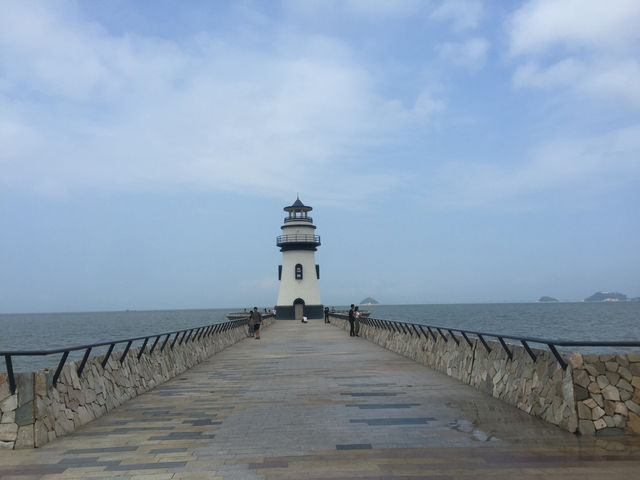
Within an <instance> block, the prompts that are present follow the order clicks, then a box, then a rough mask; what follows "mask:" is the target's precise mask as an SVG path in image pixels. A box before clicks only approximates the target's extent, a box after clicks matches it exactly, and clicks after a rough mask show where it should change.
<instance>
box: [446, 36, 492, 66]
mask: <svg viewBox="0 0 640 480" xmlns="http://www.w3.org/2000/svg"><path fill="white" fill-rule="evenodd" d="M488 50H489V42H488V41H487V40H486V39H484V38H481V37H476V38H471V39H469V40H467V41H465V42H448V43H444V44H443V45H441V46H440V47H439V49H438V51H439V54H440V57H442V58H444V59H445V60H447V61H448V62H451V63H453V64H454V65H459V66H461V67H464V68H468V69H470V70H476V69H478V68H481V67H482V66H483V65H484V63H485V60H486V58H487V51H488Z"/></svg>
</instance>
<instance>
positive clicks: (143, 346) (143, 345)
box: [138, 337, 149, 360]
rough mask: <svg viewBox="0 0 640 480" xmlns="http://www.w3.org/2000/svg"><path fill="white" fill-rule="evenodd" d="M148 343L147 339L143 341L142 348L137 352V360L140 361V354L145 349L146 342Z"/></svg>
mask: <svg viewBox="0 0 640 480" xmlns="http://www.w3.org/2000/svg"><path fill="white" fill-rule="evenodd" d="M148 341H149V337H147V338H145V339H144V343H143V344H142V348H140V351H139V352H138V360H140V357H142V354H143V353H144V349H145V348H147V342H148Z"/></svg>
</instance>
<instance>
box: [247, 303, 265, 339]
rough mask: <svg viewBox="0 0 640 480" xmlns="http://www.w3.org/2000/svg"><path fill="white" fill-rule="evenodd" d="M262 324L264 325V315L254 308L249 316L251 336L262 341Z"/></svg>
mask: <svg viewBox="0 0 640 480" xmlns="http://www.w3.org/2000/svg"><path fill="white" fill-rule="evenodd" d="M260 324H262V315H261V314H260V312H259V311H258V307H253V310H252V311H251V313H250V314H249V336H250V337H254V338H255V339H256V340H260Z"/></svg>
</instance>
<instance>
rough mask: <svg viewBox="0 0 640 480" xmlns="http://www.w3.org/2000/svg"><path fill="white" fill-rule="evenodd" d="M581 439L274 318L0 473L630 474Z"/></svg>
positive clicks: (626, 454) (631, 439) (428, 373)
mask: <svg viewBox="0 0 640 480" xmlns="http://www.w3.org/2000/svg"><path fill="white" fill-rule="evenodd" d="M638 471H640V438H638V437H637V436H631V435H621V436H615V437H598V436H593V435H592V436H584V435H583V436H581V435H576V434H572V433H569V432H567V431H564V430H563V429H561V428H559V427H557V426H554V425H551V424H549V423H547V422H545V421H543V420H541V419H539V418H535V417H533V416H531V415H528V414H527V413H525V412H523V411H521V410H519V409H517V408H515V407H513V406H511V405H508V404H506V403H505V402H503V401H501V400H499V399H496V398H493V397H491V396H489V395H487V394H485V393H483V392H481V391H479V390H478V389H476V388H474V387H472V386H469V385H466V384H464V383H462V382H460V381H458V380H456V379H454V378H451V377H450V376H447V375H445V374H442V373H439V372H436V371H435V370H432V369H429V368H427V367H425V366H424V365H421V364H419V363H417V362H414V361H412V360H411V359H408V358H406V357H404V356H401V355H399V354H397V353H394V352H391V351H389V350H386V349H384V348H382V347H380V346H378V345H376V344H374V343H372V342H369V341H367V340H365V339H363V338H350V337H349V336H348V333H346V332H345V331H344V330H343V329H341V328H336V326H335V325H334V324H331V325H326V324H324V323H323V322H322V321H313V322H311V323H309V324H305V325H302V324H300V323H298V322H287V321H280V322H275V323H274V324H273V325H271V326H269V327H268V328H266V329H265V330H264V332H263V334H262V339H261V340H259V341H257V340H254V339H253V338H247V339H244V340H241V341H239V342H238V343H236V344H235V345H233V346H230V347H228V348H226V349H225V350H223V351H221V352H218V353H217V354H215V355H213V356H211V357H209V358H208V359H206V360H204V361H202V362H201V363H199V364H198V365H196V366H194V367H193V368H191V369H189V370H187V371H186V372H184V373H182V374H181V375H178V376H176V377H175V378H173V379H171V380H169V381H167V382H165V383H162V384H160V385H158V386H156V387H155V388H153V389H152V390H150V391H149V392H147V393H144V394H142V395H140V396H138V397H136V398H134V399H132V400H130V401H128V402H126V403H124V404H122V405H120V406H119V407H117V408H115V409H113V410H112V411H110V412H109V413H108V414H106V415H104V416H102V417H100V418H98V419H97V420H95V421H93V422H90V423H88V424H86V425H83V426H81V427H80V428H78V429H77V430H75V431H74V432H73V433H71V434H69V435H67V436H64V437H61V438H58V439H56V440H54V441H52V442H50V443H47V444H46V445H44V446H43V447H42V448H37V449H22V450H13V451H11V450H4V451H3V450H0V478H2V479H3V480H5V479H75V478H77V479H81V478H82V479H102V478H120V479H149V480H151V479H205V478H206V479H267V480H269V479H290V480H294V479H312V480H321V479H322V480H331V479H354V480H355V479H358V480H374V479H376V480H382V479H454V478H491V479H512V478H518V479H520V478H525V479H526V478H531V479H534V478H536V479H541V478H545V479H549V478H562V479H564V480H567V479H578V478H579V479H585V478H603V477H606V478H612V479H613V478H629V479H631V478H635V476H637V472H638Z"/></svg>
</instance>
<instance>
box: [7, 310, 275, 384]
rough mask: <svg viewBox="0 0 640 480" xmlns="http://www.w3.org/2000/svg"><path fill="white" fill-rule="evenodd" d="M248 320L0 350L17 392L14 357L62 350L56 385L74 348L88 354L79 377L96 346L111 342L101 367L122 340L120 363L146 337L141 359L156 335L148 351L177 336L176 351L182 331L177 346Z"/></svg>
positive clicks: (162, 348)
mask: <svg viewBox="0 0 640 480" xmlns="http://www.w3.org/2000/svg"><path fill="white" fill-rule="evenodd" d="M272 316H273V314H264V315H263V316H262V318H270V317H272ZM248 319H249V314H248V313H247V315H246V316H245V317H243V318H239V319H234V320H227V321H223V322H217V323H210V324H208V325H201V326H199V327H188V328H183V329H181V330H173V331H171V332H163V333H154V334H152V335H145V336H140V337H130V338H124V339H119V340H111V341H108V342H97V343H90V344H87V345H71V346H68V347H61V348H53V349H48V350H10V351H0V356H4V359H5V364H6V367H7V375H8V377H9V388H10V390H11V393H12V394H13V393H15V391H16V381H15V375H14V372H13V362H12V357H26V356H46V355H55V354H56V353H62V358H61V359H60V361H59V362H58V367H57V369H56V371H55V373H54V375H53V382H52V383H53V385H56V383H57V381H58V377H59V376H60V372H61V371H62V367H64V364H65V362H66V360H67V357H68V356H69V353H70V352H75V351H79V350H85V354H84V357H83V359H82V362H81V363H80V366H79V367H78V369H77V373H78V376H80V375H81V374H82V371H83V369H84V366H85V364H86V362H87V360H88V358H89V355H90V353H91V350H92V349H93V348H95V347H105V346H107V345H109V350H108V352H107V353H106V354H105V358H104V359H103V361H102V367H103V368H104V367H105V365H106V364H107V362H108V360H109V358H110V357H111V353H112V352H113V349H114V348H115V346H116V345H119V344H121V343H126V344H127V346H126V347H125V351H124V354H122V355H121V357H120V363H122V362H123V361H124V359H125V358H126V355H127V353H128V352H129V348H130V347H131V345H132V344H133V342H136V341H139V340H144V344H143V345H142V348H141V350H140V352H139V353H138V360H139V359H140V357H142V354H143V353H144V351H145V348H146V347H147V343H148V342H149V339H152V338H155V339H156V340H155V342H154V343H153V346H152V347H151V348H150V350H149V353H150V354H151V353H153V350H154V349H155V347H156V345H157V344H158V342H159V341H160V339H161V338H162V337H165V336H166V339H165V340H164V343H163V344H162V347H161V348H160V351H162V350H164V348H165V346H166V345H167V343H168V341H169V339H170V338H171V336H172V335H175V337H174V339H173V342H172V343H171V345H170V346H169V348H170V349H171V350H173V347H174V345H175V343H176V342H177V341H178V337H179V336H180V334H182V338H181V339H180V341H179V343H178V345H182V343H183V342H184V343H185V344H186V343H187V342H189V341H194V340H196V338H197V339H200V338H202V337H203V336H209V335H212V334H214V333H219V332H221V331H226V330H228V329H229V328H237V327H240V326H242V325H245V324H247V323H248ZM187 332H188V336H187ZM194 332H195V334H194V335H193V337H192V334H193V333H194Z"/></svg>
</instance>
